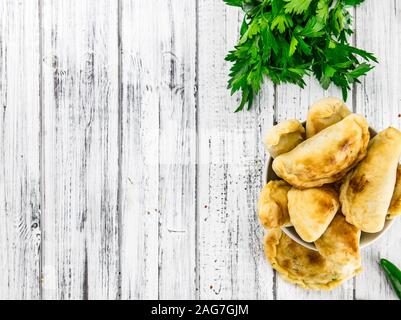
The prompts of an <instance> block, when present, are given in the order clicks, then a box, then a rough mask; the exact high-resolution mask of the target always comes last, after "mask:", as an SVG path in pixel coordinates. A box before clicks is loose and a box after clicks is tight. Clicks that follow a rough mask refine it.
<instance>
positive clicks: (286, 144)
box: [263, 120, 305, 158]
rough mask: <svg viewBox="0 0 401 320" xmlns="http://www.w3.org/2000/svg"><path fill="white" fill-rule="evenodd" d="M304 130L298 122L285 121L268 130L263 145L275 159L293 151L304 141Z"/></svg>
mask: <svg viewBox="0 0 401 320" xmlns="http://www.w3.org/2000/svg"><path fill="white" fill-rule="evenodd" d="M304 134H305V129H304V127H303V126H302V123H301V122H299V121H298V120H286V121H283V122H280V123H279V124H277V125H275V126H274V127H272V128H270V129H269V130H268V131H267V133H266V136H265V139H264V141H263V142H264V145H265V148H266V150H267V151H268V152H269V153H270V155H271V156H272V157H273V158H275V157H277V156H278V155H280V154H282V153H286V152H288V151H290V150H292V149H294V148H295V147H296V146H297V145H298V144H300V143H301V142H302V141H303V140H304Z"/></svg>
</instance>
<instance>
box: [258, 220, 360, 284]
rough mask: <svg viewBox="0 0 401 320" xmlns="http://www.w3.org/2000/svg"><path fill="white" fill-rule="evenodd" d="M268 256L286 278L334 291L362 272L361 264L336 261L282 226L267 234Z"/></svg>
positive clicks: (266, 251) (266, 248) (296, 282)
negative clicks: (290, 233)
mask: <svg viewBox="0 0 401 320" xmlns="http://www.w3.org/2000/svg"><path fill="white" fill-rule="evenodd" d="M265 255H266V257H267V259H268V260H269V261H270V263H271V265H272V267H273V268H274V269H275V270H277V271H278V272H279V273H280V274H281V276H282V277H283V278H284V279H285V280H287V281H289V282H291V283H295V284H297V285H299V286H301V287H303V288H306V289H315V290H320V289H325V290H331V289H333V288H334V287H337V286H338V285H340V284H341V283H342V282H344V281H345V280H347V279H349V278H351V277H353V276H354V275H355V274H357V273H358V272H359V271H360V266H356V265H353V264H347V265H342V264H338V263H333V262H332V261H331V260H328V259H326V258H325V257H324V256H322V255H321V254H320V253H319V252H317V251H313V250H310V249H307V248H305V247H304V246H302V245H300V244H298V243H296V242H295V241H294V240H292V239H290V238H289V237H288V236H287V235H286V234H284V233H283V232H282V231H281V230H280V229H278V228H276V229H272V230H270V231H269V233H268V234H267V236H266V237H265Z"/></svg>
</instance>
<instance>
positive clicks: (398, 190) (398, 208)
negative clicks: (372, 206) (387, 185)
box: [387, 164, 401, 220]
mask: <svg viewBox="0 0 401 320" xmlns="http://www.w3.org/2000/svg"><path fill="white" fill-rule="evenodd" d="M400 214H401V165H400V164H399V165H398V167H397V177H396V180H395V188H394V192H393V197H392V198H391V202H390V208H389V209H388V212H387V219H389V220H391V219H394V218H395V217H397V216H399V215H400Z"/></svg>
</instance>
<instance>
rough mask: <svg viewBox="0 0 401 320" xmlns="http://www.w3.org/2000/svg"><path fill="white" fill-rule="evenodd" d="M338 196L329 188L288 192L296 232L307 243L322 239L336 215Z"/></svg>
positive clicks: (291, 217)
mask: <svg viewBox="0 0 401 320" xmlns="http://www.w3.org/2000/svg"><path fill="white" fill-rule="evenodd" d="M339 206H340V204H339V201H338V195H337V193H336V192H335V191H334V189H332V188H329V187H321V188H311V189H304V190H300V189H296V188H291V190H290V191H289V192H288V213H289V214H290V221H291V223H292V225H293V226H294V228H295V230H296V231H297V233H298V234H299V236H300V237H301V238H302V240H304V241H306V242H313V241H315V240H317V239H319V238H320V236H321V235H322V234H323V233H324V232H325V230H326V229H327V227H328V226H329V224H330V222H331V220H333V218H334V216H335V215H336V213H337V211H338V208H339Z"/></svg>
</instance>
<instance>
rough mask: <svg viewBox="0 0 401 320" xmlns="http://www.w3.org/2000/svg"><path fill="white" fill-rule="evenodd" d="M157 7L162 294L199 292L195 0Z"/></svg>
mask: <svg viewBox="0 0 401 320" xmlns="http://www.w3.org/2000/svg"><path fill="white" fill-rule="evenodd" d="M159 3H160V7H159V12H160V14H159V15H158V16H159V18H158V21H159V23H158V25H159V28H160V40H161V43H160V45H159V47H160V49H161V50H160V51H161V52H160V54H161V56H160V58H161V76H162V82H161V83H160V86H159V90H160V96H159V99H160V104H159V117H160V128H159V130H160V131H159V168H160V172H159V210H160V212H159V213H160V220H159V221H160V224H159V298H160V299H194V298H195V295H196V290H195V289H196V273H195V272H196V270H195V268H196V250H195V248H196V238H195V236H196V208H195V206H196V201H195V200H196V194H195V184H196V166H195V162H196V152H197V149H196V99H195V98H196V83H195V81H196V61H195V60H196V45H197V40H196V36H197V35H196V1H184V2H183V1H182V0H169V1H165V0H162V1H161V2H159Z"/></svg>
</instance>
